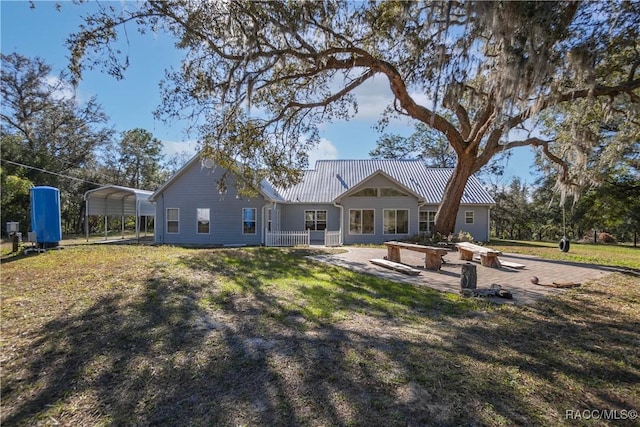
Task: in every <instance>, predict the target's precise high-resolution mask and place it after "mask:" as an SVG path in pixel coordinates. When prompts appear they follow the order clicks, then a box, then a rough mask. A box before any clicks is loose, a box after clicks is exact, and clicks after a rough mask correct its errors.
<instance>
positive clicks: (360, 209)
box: [349, 208, 376, 236]
mask: <svg viewBox="0 0 640 427" xmlns="http://www.w3.org/2000/svg"><path fill="white" fill-rule="evenodd" d="M352 211H360V233H354V232H352V231H351V212H352ZM364 211H372V212H373V231H372V232H371V233H363V232H362V230H363V229H364V222H363V220H364V215H363V214H362V212H364ZM349 234H350V235H352V236H374V235H375V234H376V210H375V209H372V208H358V209H349Z"/></svg>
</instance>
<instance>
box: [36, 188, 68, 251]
mask: <svg viewBox="0 0 640 427" xmlns="http://www.w3.org/2000/svg"><path fill="white" fill-rule="evenodd" d="M31 231H34V232H35V233H36V241H37V242H38V243H43V244H45V245H46V246H57V244H58V242H59V241H60V240H62V223H61V220H60V190H58V189H57V188H55V187H45V186H41V187H33V188H31Z"/></svg>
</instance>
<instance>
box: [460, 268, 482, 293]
mask: <svg viewBox="0 0 640 427" xmlns="http://www.w3.org/2000/svg"><path fill="white" fill-rule="evenodd" d="M477 286H478V273H477V272H476V266H475V265H473V264H470V263H466V264H462V272H461V273H460V290H461V292H462V293H464V290H465V289H476V287H477Z"/></svg>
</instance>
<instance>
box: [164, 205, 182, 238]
mask: <svg viewBox="0 0 640 427" xmlns="http://www.w3.org/2000/svg"><path fill="white" fill-rule="evenodd" d="M169 211H178V219H172V220H171V222H176V223H177V225H178V231H169ZM164 219H165V221H164V223H165V227H166V230H167V234H180V208H167V209H166V211H165V217H164Z"/></svg>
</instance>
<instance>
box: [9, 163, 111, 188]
mask: <svg viewBox="0 0 640 427" xmlns="http://www.w3.org/2000/svg"><path fill="white" fill-rule="evenodd" d="M0 160H1V161H3V162H6V163H11V164H12V165H15V166H22V167H24V168H29V169H34V170H37V171H40V172H44V173H48V174H51V175H56V176H60V177H62V178H67V179H73V180H76V181H80V182H86V183H87V184H94V185H97V186H99V187H102V186H103V185H104V184H100V183H97V182H93V181H87V180H86V179H82V178H76V177H73V176H69V175H63V174H61V173H57V172H51V171H48V170H46V169H41V168H37V167H35V166H29V165H25V164H22V163H18V162H13V161H11V160H6V159H0Z"/></svg>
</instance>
